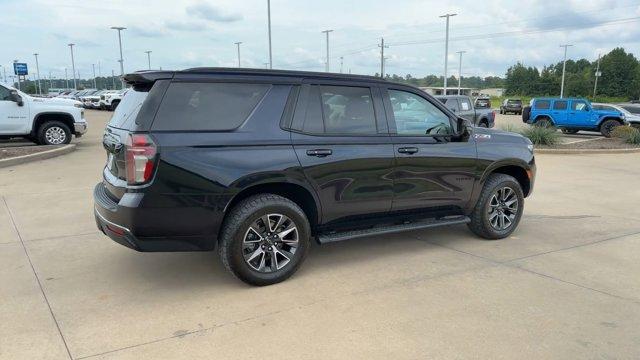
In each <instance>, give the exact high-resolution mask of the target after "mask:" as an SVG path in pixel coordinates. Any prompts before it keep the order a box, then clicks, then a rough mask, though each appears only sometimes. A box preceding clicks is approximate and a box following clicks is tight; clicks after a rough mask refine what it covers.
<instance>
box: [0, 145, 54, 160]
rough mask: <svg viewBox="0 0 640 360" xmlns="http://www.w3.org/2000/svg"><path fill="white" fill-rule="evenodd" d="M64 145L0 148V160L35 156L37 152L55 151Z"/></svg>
mask: <svg viewBox="0 0 640 360" xmlns="http://www.w3.org/2000/svg"><path fill="white" fill-rule="evenodd" d="M62 146H64V145H44V146H12V147H4V148H0V160H2V159H8V158H12V157H16V156H23V155H30V154H36V153H39V152H43V151H47V150H53V149H57V148H59V147H62Z"/></svg>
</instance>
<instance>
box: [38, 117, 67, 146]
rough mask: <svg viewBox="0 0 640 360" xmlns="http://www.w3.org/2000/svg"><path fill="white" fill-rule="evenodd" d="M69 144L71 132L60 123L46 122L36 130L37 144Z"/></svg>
mask: <svg viewBox="0 0 640 360" xmlns="http://www.w3.org/2000/svg"><path fill="white" fill-rule="evenodd" d="M70 142H71V130H70V129H69V127H68V126H67V125H66V124H64V123H62V122H60V121H47V122H45V123H43V124H42V125H40V128H39V129H38V144H40V145H65V144H68V143H70Z"/></svg>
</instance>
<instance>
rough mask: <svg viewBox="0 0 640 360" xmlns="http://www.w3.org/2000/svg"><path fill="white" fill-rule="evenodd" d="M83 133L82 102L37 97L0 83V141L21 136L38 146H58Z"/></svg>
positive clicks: (84, 130) (85, 126)
mask: <svg viewBox="0 0 640 360" xmlns="http://www.w3.org/2000/svg"><path fill="white" fill-rule="evenodd" d="M86 132H87V121H86V120H85V119H84V110H83V109H82V103H81V102H79V101H75V100H71V99H61V98H36V97H32V96H29V95H27V94H25V93H23V92H21V91H19V90H16V89H15V88H13V87H10V86H7V85H3V84H0V139H8V138H13V137H24V138H28V139H30V140H32V141H34V142H36V143H38V144H41V145H61V144H68V143H69V142H70V141H71V137H72V135H75V136H76V137H80V136H82V135H83V134H84V133H86Z"/></svg>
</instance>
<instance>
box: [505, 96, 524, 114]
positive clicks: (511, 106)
mask: <svg viewBox="0 0 640 360" xmlns="http://www.w3.org/2000/svg"><path fill="white" fill-rule="evenodd" d="M508 113H514V114H516V115H522V100H520V99H504V101H503V102H502V104H501V105H500V114H505V115H506V114H508Z"/></svg>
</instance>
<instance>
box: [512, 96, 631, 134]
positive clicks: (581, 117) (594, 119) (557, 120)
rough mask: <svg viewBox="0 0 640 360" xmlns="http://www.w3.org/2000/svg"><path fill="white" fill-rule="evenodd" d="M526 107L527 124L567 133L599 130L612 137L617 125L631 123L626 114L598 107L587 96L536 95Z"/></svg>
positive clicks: (524, 115) (524, 119) (524, 113)
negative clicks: (552, 96)
mask: <svg viewBox="0 0 640 360" xmlns="http://www.w3.org/2000/svg"><path fill="white" fill-rule="evenodd" d="M531 104H532V105H531V106H527V107H525V108H524V110H523V112H522V121H524V122H525V123H527V124H532V125H537V126H543V127H557V128H560V129H561V130H562V132H564V133H568V134H575V133H577V132H578V131H580V130H586V131H598V132H600V133H601V134H602V135H604V136H605V137H611V131H613V129H614V128H615V127H616V126H620V125H625V124H627V122H626V119H625V115H624V113H622V112H620V111H618V110H615V111H612V110H596V109H594V108H593V106H592V105H591V103H590V102H589V101H588V100H586V99H579V98H575V99H570V98H535V99H531Z"/></svg>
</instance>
